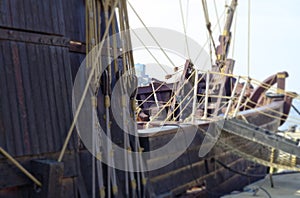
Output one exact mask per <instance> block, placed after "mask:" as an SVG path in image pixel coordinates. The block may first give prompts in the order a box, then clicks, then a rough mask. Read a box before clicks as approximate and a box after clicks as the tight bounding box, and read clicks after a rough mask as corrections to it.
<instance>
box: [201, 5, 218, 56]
mask: <svg viewBox="0 0 300 198" xmlns="http://www.w3.org/2000/svg"><path fill="white" fill-rule="evenodd" d="M202 6H203V11H204V17H205V23H206V28H207V30H208V33H209V36H210V39H211V43H212V44H213V47H214V51H215V55H216V57H217V48H216V44H215V41H214V38H213V35H212V30H211V23H210V20H209V15H208V8H207V2H206V0H202Z"/></svg>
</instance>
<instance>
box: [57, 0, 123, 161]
mask: <svg viewBox="0 0 300 198" xmlns="http://www.w3.org/2000/svg"><path fill="white" fill-rule="evenodd" d="M118 3H119V0H116V1H115V3H114V5H113V7H112V10H115V8H116V7H117V4H118ZM113 16H114V12H113V13H112V14H111V15H110V17H109V20H108V24H109V25H108V26H107V27H106V29H105V31H104V34H103V39H102V41H101V43H100V45H99V51H98V52H97V54H96V58H95V60H97V59H98V58H99V57H100V55H101V52H102V49H103V45H104V40H105V38H106V37H107V35H108V33H109V29H110V28H109V27H110V24H111V22H112V19H113ZM97 62H98V61H93V66H92V68H91V71H90V74H89V77H88V79H87V82H86V86H85V87H84V90H83V93H82V96H81V99H80V101H79V104H78V107H77V109H76V112H75V114H74V118H73V121H72V124H71V126H70V128H69V131H68V133H67V137H66V139H65V142H64V144H63V147H62V149H61V151H60V154H59V157H58V160H57V161H58V162H61V161H62V158H63V156H64V154H65V151H66V148H67V145H68V143H69V141H70V138H71V135H72V133H73V131H74V128H75V124H76V122H77V119H78V116H79V113H80V110H81V108H82V106H83V102H84V99H85V97H86V95H87V92H88V90H89V87H90V83H91V81H92V78H93V75H94V72H95V67H96V65H97Z"/></svg>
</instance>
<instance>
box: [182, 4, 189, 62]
mask: <svg viewBox="0 0 300 198" xmlns="http://www.w3.org/2000/svg"><path fill="white" fill-rule="evenodd" d="M179 6H180V14H181V20H182V26H183V32H184V38H185V45H186V51H187V54H188V58H189V59H190V58H191V56H190V50H189V44H188V39H187V33H186V25H185V21H184V17H183V8H182V1H181V0H179Z"/></svg>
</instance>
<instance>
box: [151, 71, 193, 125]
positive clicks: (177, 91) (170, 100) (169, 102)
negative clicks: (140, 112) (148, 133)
mask: <svg viewBox="0 0 300 198" xmlns="http://www.w3.org/2000/svg"><path fill="white" fill-rule="evenodd" d="M194 73H195V71H193V72H192V74H191V75H190V76H189V77H188V79H186V80H185V82H184V83H183V84H182V85H181V87H179V88H178V90H176V92H175V93H174V95H173V96H172V97H171V98H170V99H169V100H168V102H167V103H166V104H165V105H164V106H163V107H162V108H161V110H159V111H158V112H157V113H156V114H155V116H154V119H155V118H157V117H158V115H159V114H160V113H161V112H162V111H163V110H164V108H165V107H167V105H169V104H171V102H172V100H173V99H174V98H175V97H176V95H177V94H178V93H179V91H181V89H182V88H183V86H184V85H185V84H186V83H187V82H188V81H189V79H190V78H191V77H192V75H193V74H194ZM150 122H151V121H150Z"/></svg>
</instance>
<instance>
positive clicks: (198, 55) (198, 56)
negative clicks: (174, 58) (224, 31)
mask: <svg viewBox="0 0 300 198" xmlns="http://www.w3.org/2000/svg"><path fill="white" fill-rule="evenodd" d="M224 15H225V10H224V11H223V12H222V14H221V16H220V17H219V18H218V21H220V20H221V18H223V16H224ZM216 28H217V25H215V26H214V27H213V31H214V30H215V29H216ZM208 43H209V39H207V40H206V41H205V43H204V45H203V46H202V49H201V50H200V52H199V53H198V54H197V56H196V58H195V62H197V60H198V58H200V56H201V54H202V52H203V51H204V47H205V46H206V45H207V44H208Z"/></svg>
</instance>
